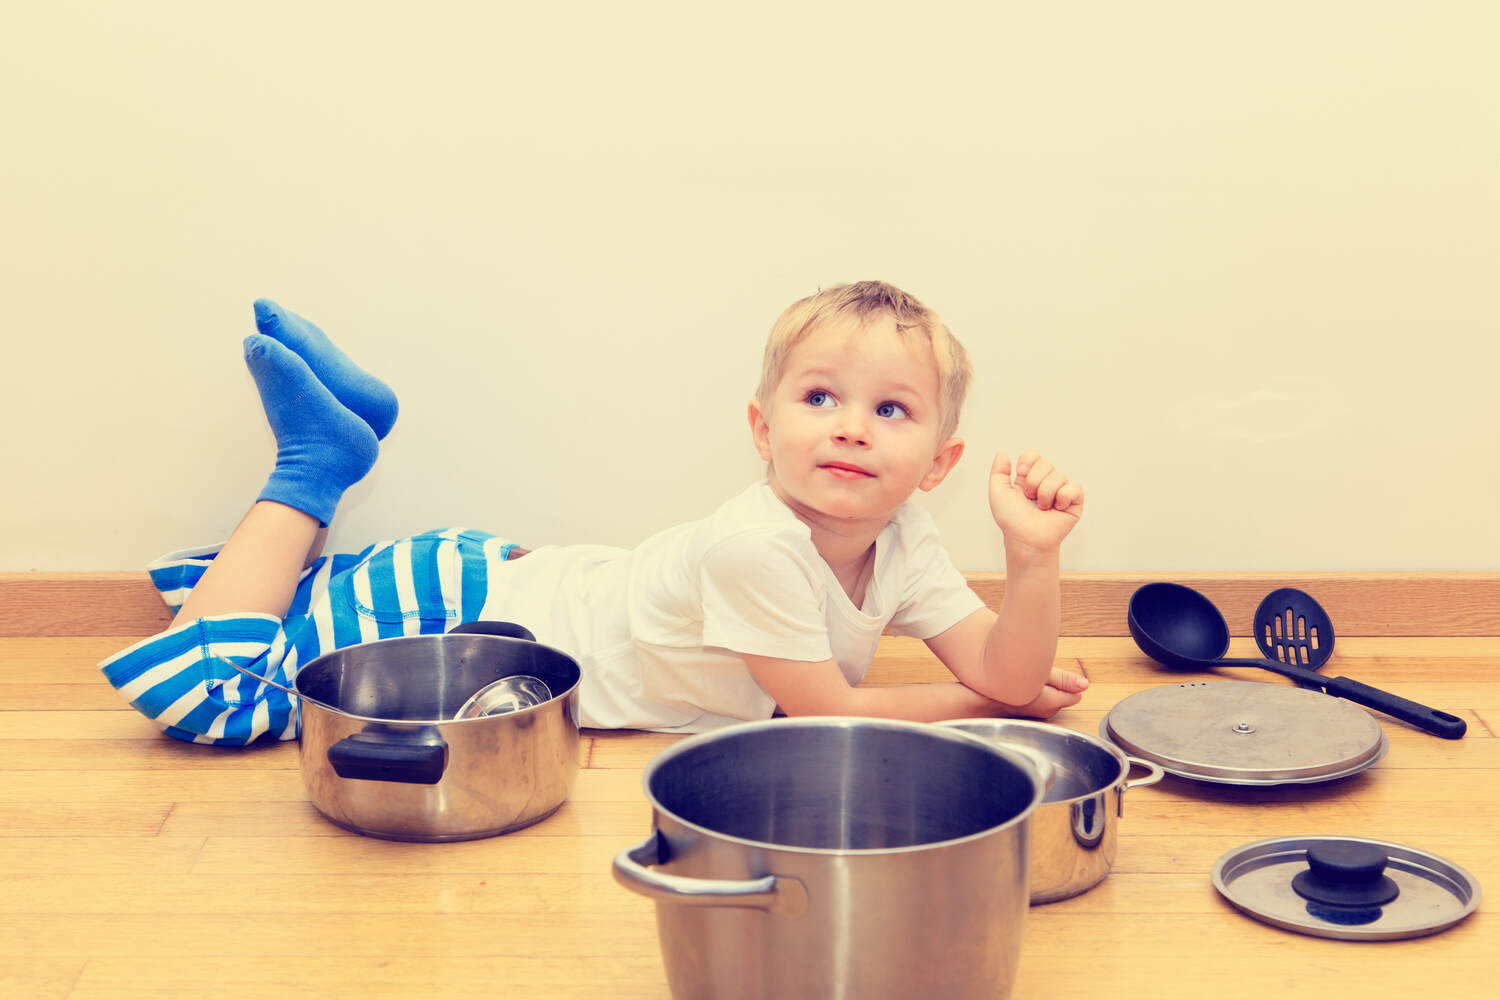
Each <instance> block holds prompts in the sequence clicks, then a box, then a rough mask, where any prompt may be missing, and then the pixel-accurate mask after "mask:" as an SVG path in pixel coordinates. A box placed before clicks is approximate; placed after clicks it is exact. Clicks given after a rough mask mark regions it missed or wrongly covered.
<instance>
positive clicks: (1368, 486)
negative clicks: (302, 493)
mask: <svg viewBox="0 0 1500 1000" xmlns="http://www.w3.org/2000/svg"><path fill="white" fill-rule="evenodd" d="M1497 11H1500V8H1497V7H1496V6H1495V5H1493V4H1490V3H1485V2H1478V0H1475V2H1467V3H1466V2H1456V0H1439V2H1428V3H1418V2H1411V3H1396V2H1379V0H1342V2H1319V0H1299V2H1273V0H1257V2H1252V0H1246V2H1240V3H1230V2H1213V0H1198V2H1187V0H1184V2H1176V3H1173V2H1140V3H1104V2H1098V3H1080V2H1061V3H1057V2H1054V3H1014V2H1007V3H993V2H978V0H973V2H961V3H954V4H942V3H934V4H912V3H901V4H883V3H869V2H865V3H859V4H852V5H847V6H844V7H840V8H838V9H831V8H826V7H825V6H824V5H820V4H817V3H812V4H805V3H800V2H781V0H774V2H762V3H756V4H745V5H737V6H734V7H724V6H721V5H716V4H704V3H701V2H694V3H689V2H683V3H671V4H661V3H650V2H641V3H633V4H617V3H604V2H583V3H576V4H570V5H561V4H545V3H526V4H518V3H498V4H497V3H478V2H470V3H452V4H444V3H435V4H433V3H429V4H411V3H406V4H397V5H377V4H369V3H353V2H347V3H337V4H307V3H282V2H263V3H258V4H255V5H253V6H245V5H240V10H239V12H227V11H225V10H223V9H221V6H220V5H204V4H201V3H189V2H185V0H184V2H162V0H145V2H142V3H137V4H131V5H105V4H79V3H52V4H48V5H40V4H34V5H29V7H28V8H27V9H25V10H24V11H22V12H20V13H16V12H12V13H11V14H9V15H8V16H7V19H6V20H7V28H6V34H7V36H8V37H7V39H6V42H5V44H4V46H3V51H0V102H3V111H4V123H5V124H4V141H5V153H4V155H3V157H0V180H3V191H4V197H3V201H0V227H3V231H4V238H3V242H0V281H3V289H0V291H3V296H4V311H5V321H4V327H5V331H6V332H5V344H6V349H5V355H6V360H5V364H4V365H3V368H0V407H3V411H0V412H3V415H4V418H5V426H6V433H5V437H4V441H3V444H0V461H3V468H4V470H5V487H4V489H3V491H0V523H3V525H4V529H5V530H4V534H3V540H0V569H3V570H26V569H44V570H49V569H50V570H72V569H129V568H135V567H138V566H139V565H141V564H142V563H143V562H144V561H145V560H147V559H149V558H150V557H152V556H154V555H156V554H158V553H160V552H162V551H164V550H167V549H169V548H175V547H179V546H183V545H189V544H194V543H198V542H202V541H211V540H215V539H217V538H221V537H223V536H224V535H225V534H226V533H227V532H228V531H229V530H230V528H232V527H233V525H234V523H235V521H236V520H237V519H238V517H239V516H240V514H241V513H242V512H243V510H244V507H245V506H246V505H247V504H248V502H249V501H250V499H251V498H252V497H253V496H254V494H255V492H256V491H258V489H259V488H260V486H261V484H262V483H263V482H264V479H265V475H266V473H267V471H268V469H269V463H270V460H271V456H272V453H273V446H272V440H271V437H270V434H269V431H267V429H266V427H265V424H264V420H263V418H262V416H261V412H260V407H259V403H258V400H257V398H256V395H255V392H254V387H253V385H252V383H251V381H250V378H249V376H248V375H247V374H246V373H245V371H244V368H243V365H242V364H241V362H240V348H239V340H240V338H241V337H243V336H244V335H246V334H247V333H250V332H252V330H253V326H252V318H251V312H250V302H251V300H252V299H254V298H255V297H256V296H259V295H265V296H270V297H274V298H278V299H279V300H281V301H282V302H284V303H285V304H287V305H288V306H290V307H291V308H294V309H296V310H298V311H301V312H303V313H305V314H307V315H309V316H311V317H313V318H314V319H316V320H317V321H319V322H320V323H321V324H322V325H323V326H324V328H325V329H327V330H329V331H330V333H332V334H333V335H334V336H335V337H336V339H338V340H339V342H340V343H341V344H342V345H343V346H345V347H346V348H347V349H348V350H349V351H350V352H351V353H352V354H354V355H355V356H356V357H357V358H359V359H360V360H361V361H363V362H364V363H366V365H367V366H368V367H369V368H371V369H372V370H374V371H376V372H377V373H380V374H383V375H385V376H387V377H388V378H389V380H390V381H391V382H392V384H393V385H394V386H395V387H396V388H397V390H398V391H399V393H400V396H401V399H402V403H403V413H402V419H401V422H400V423H399V424H398V426H397V429H396V431H395V433H394V434H393V435H392V436H391V437H390V438H389V439H388V440H387V442H386V444H385V447H384V451H383V453H382V458H381V462H380V464H379V465H378V466H377V468H376V471H375V472H374V473H373V474H372V476H371V477H370V478H369V479H367V480H366V481H365V482H364V483H362V484H361V485H359V486H358V487H356V488H355V489H354V490H353V491H352V492H351V493H350V494H349V495H348V496H347V498H346V500H345V502H344V505H343V507H342V508H341V519H340V521H339V522H337V526H336V529H335V538H334V544H335V545H337V546H341V547H357V546H359V545H361V544H363V543H365V542H367V541H372V540H374V539H376V538H381V537H390V536H394V535H397V534H404V533H409V532H412V531H417V530H421V529H423V528H426V527H432V526H437V525H443V524H450V523H466V524H470V525H473V526H476V527H485V528H490V529H492V530H498V531H500V532H502V533H506V534H510V535H512V536H514V537H516V538H517V539H518V540H521V541H523V542H525V543H527V544H532V545H535V544H540V543H544V542H550V541H596V542H608V543H615V544H622V545H628V544H632V543H634V542H635V541H637V540H639V539H641V538H642V537H644V536H645V535H647V534H649V533H651V532H652V531H655V530H657V529H658V528H661V527H665V526H667V525H669V524H672V523H674V522H677V521H681V520H685V519H689V518H694V517H698V516H701V515H703V514H704V513H706V512H707V511H708V510H710V509H711V508H712V507H713V506H714V505H715V504H717V503H718V502H719V501H720V500H721V499H723V498H725V497H727V496H728V495H730V494H732V493H734V492H737V491H738V490H739V489H740V488H741V487H742V486H743V485H744V484H745V483H747V482H748V481H749V480H750V479H751V478H752V477H754V476H756V475H758V474H759V469H758V466H757V463H756V461H755V458H754V455H753V452H752V451H751V448H750V445H749V441H748V435H747V433H746V431H745V423H744V405H745V402H746V400H747V399H748V398H749V394H750V392H751V390H752V388H753V386H754V383H755V380H756V366H757V364H758V359H759V351H760V344H761V341H762V339H763V337H764V335H765V332H766V330H767V329H768V328H769V326H770V323H771V321H772V319H773V318H774V317H775V315H776V313H777V312H778V311H779V310H780V309H781V308H782V307H783V306H785V305H786V304H787V303H789V302H790V301H792V300H793V299H795V298H797V297H800V296H801V295H804V294H807V293H808V292H810V291H812V290H814V289H815V288H816V287H817V286H818V285H820V284H828V283H833V282H837V281H844V280H852V279H857V278H863V277H880V278H884V279H887V280H890V281H893V282H895V283H897V284H900V285H902V286H903V287H906V288H908V289H910V290H912V291H914V292H915V293H917V294H918V295H919V296H921V297H922V298H923V299H924V300H925V301H927V302H928V303H929V304H930V305H932V306H934V307H935V308H936V309H938V310H939V311H940V312H941V313H942V314H943V316H944V318H945V319H946V320H947V321H948V322H949V324H950V326H951V327H952V328H953V329H954V331H955V332H956V333H957V334H958V335H959V337H960V338H961V339H963V340H964V341H965V342H966V344H967V345H968V347H969V349H970V350H971V352H972V353H973V355H974V356H975V361H976V365H977V368H978V371H979V376H978V380H977V384H976V387H975V391H974V393H973V396H972V398H971V403H970V405H969V407H968V409H967V411H966V413H965V419H964V423H963V428H962V429H963V432H964V433H965V435H966V437H967V438H968V441H969V445H970V453H969V455H968V457H967V458H966V459H965V460H964V463H963V465H962V466H961V467H960V469H959V471H958V472H957V473H955V475H954V476H953V477H952V478H951V479H950V480H949V482H948V483H947V484H945V485H944V486H943V487H942V488H940V490H939V491H938V492H937V493H936V494H933V495H932V497H930V498H929V499H928V501H927V502H928V503H929V504H930V506H931V508H932V509H933V510H934V512H935V513H936V514H937V516H938V518H939V521H940V523H941V524H942V526H943V529H944V533H945V537H946V538H947V540H948V541H949V543H950V546H951V548H952V549H953V551H954V553H955V557H956V560H957V562H958V563H959V565H960V566H962V567H964V568H966V569H983V568H993V567H999V566H1000V565H1002V562H1003V549H1002V546H1001V543H1000V539H999V537H998V535H999V533H998V531H996V530H995V528H994V526H993V523H992V522H990V521H989V519H988V511H987V507H986V504H985V499H984V491H985V486H984V478H985V472H986V470H987V465H988V458H989V455H990V454H991V453H993V451H994V450H995V449H996V448H1006V449H1011V450H1012V453H1014V452H1016V451H1019V450H1020V449H1022V448H1025V447H1028V446H1036V447H1040V448H1042V449H1043V450H1044V451H1045V452H1046V453H1047V454H1049V455H1051V456H1054V457H1055V458H1056V460H1057V461H1058V463H1059V464H1060V465H1062V466H1063V467H1064V468H1065V469H1067V470H1068V471H1069V472H1070V473H1071V474H1072V475H1073V477H1074V478H1077V479H1079V480H1081V481H1083V482H1084V483H1085V484H1086V486H1087V489H1088V494H1089V506H1088V511H1087V516H1086V518H1085V520H1084V523H1083V524H1082V525H1081V526H1080V528H1079V529H1078V530H1077V531H1076V532H1075V533H1074V536H1073V537H1072V538H1071V539H1070V540H1069V542H1068V543H1067V546H1066V548H1065V550H1064V565H1065V568H1068V569H1077V570H1115V569H1131V570H1163V571H1170V570H1174V569H1216V570H1233V569H1246V570H1272V571H1274V570H1296V569H1366V568H1371V569H1407V568H1410V569H1465V568H1477V569H1495V568H1497V567H1500V528H1497V514H1500V502H1497V497H1500V472H1497V463H1496V461H1495V458H1496V445H1495V438H1496V424H1497V421H1496V417H1495V414H1496V411H1497V406H1496V402H1495V395H1496V392H1495V384H1496V373H1497V370H1500V364H1497V362H1500V348H1497V346H1496V343H1497V341H1496V333H1497V325H1500V324H1497V312H1496V283H1497V270H1500V269H1497V265H1500V70H1497V69H1496V60H1495V58H1494V46H1495V40H1496V39H1497V38H1500V13H1497Z"/></svg>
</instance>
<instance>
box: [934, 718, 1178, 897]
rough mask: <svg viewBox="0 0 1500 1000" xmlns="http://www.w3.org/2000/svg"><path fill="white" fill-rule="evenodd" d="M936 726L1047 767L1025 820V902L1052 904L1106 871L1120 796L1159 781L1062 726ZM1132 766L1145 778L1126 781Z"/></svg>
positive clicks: (1156, 774)
mask: <svg viewBox="0 0 1500 1000" xmlns="http://www.w3.org/2000/svg"><path fill="white" fill-rule="evenodd" d="M941 725H944V726H949V727H952V728H954V729H960V730H962V731H964V732H966V733H969V734H971V735H973V736H978V737H980V738H981V739H985V740H988V741H989V742H991V743H994V744H996V745H998V746H1005V747H1011V748H1019V749H1025V750H1029V751H1031V752H1033V753H1035V754H1037V755H1039V756H1041V757H1044V758H1045V759H1046V760H1047V761H1048V762H1049V763H1050V764H1051V765H1052V769H1053V770H1052V777H1053V781H1052V784H1051V785H1050V787H1048V789H1047V791H1046V794H1045V795H1044V796H1043V798H1042V804H1041V805H1040V806H1038V807H1037V810H1036V812H1035V813H1033V814H1032V817H1031V902H1032V903H1054V902H1056V901H1058V900H1060V899H1067V898H1069V897H1070V896H1076V895H1078V894H1079V893H1081V892H1084V891H1086V890H1088V889H1092V888H1093V887H1094V886H1096V885H1098V884H1099V883H1100V882H1102V881H1103V880H1104V877H1105V876H1106V875H1108V874H1109V871H1110V868H1111V867H1113V866H1114V862H1115V839H1116V837H1117V835H1118V831H1117V830H1116V825H1117V824H1118V821H1119V819H1120V817H1121V816H1123V815H1124V809H1125V791H1126V789H1129V788H1136V787H1138V786H1141V785H1153V784H1155V783H1156V782H1158V781H1160V780H1161V779H1162V770H1161V768H1159V767H1157V766H1156V765H1155V764H1153V763H1151V762H1149V761H1144V760H1140V759H1139V758H1136V757H1127V756H1126V755H1125V754H1124V753H1123V752H1122V751H1121V750H1120V749H1119V748H1118V747H1116V746H1113V745H1112V744H1109V743H1106V742H1105V741H1104V740H1101V739H1099V738H1098V737H1095V736H1090V735H1088V734H1087V733H1080V732H1077V731H1076V730H1073V729H1068V728H1067V727H1065V726H1056V725H1052V724H1051V723H1046V722H1032V721H1027V720H1023V719H955V720H953V721H951V722H944V723H941ZM1132 767H1139V768H1143V769H1145V770H1146V771H1147V772H1148V773H1147V775H1146V776H1145V777H1143V778H1137V779H1136V780H1134V781H1131V780H1129V776H1130V771H1131V768H1132Z"/></svg>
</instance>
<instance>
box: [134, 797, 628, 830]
mask: <svg viewBox="0 0 1500 1000" xmlns="http://www.w3.org/2000/svg"><path fill="white" fill-rule="evenodd" d="M650 829H651V808H650V806H649V805H648V804H647V802H646V801H645V799H641V800H640V801H639V802H612V801H605V802H588V801H580V800H576V799H575V800H569V801H567V802H564V803H563V805H562V807H561V808H560V809H558V810H557V812H555V813H553V814H552V815H551V816H549V817H547V818H546V819H545V820H543V821H542V822H540V823H536V824H533V825H532V826H528V827H524V828H523V829H520V830H514V831H512V832H510V833H507V834H505V835H504V836H505V837H507V838H511V837H583V836H595V835H610V836H619V837H622V838H630V837H635V836H636V835H637V834H639V835H640V836H641V837H644V836H645V834H646V833H647V832H649V831H650ZM161 832H162V835H163V836H176V837H184V836H186V837H191V836H197V837H208V836H216V835H224V834H232V835H234V836H240V837H292V836H295V837H349V836H357V835H356V834H351V833H350V832H349V831H347V830H344V829H343V828H341V827H338V826H335V825H334V824H333V823H331V822H329V821H328V820H326V819H324V818H323V816H322V815H321V814H320V813H319V812H318V811H317V810H316V809H315V808H313V805H312V803H311V802H308V801H306V800H305V799H297V800H286V801H276V802H238V801H220V802H178V803H176V804H175V805H174V806H173V807H172V812H171V815H169V816H168V817H167V820H166V822H165V823H163V824H162V828H161ZM637 839H639V838H637Z"/></svg>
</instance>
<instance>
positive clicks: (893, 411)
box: [875, 403, 911, 420]
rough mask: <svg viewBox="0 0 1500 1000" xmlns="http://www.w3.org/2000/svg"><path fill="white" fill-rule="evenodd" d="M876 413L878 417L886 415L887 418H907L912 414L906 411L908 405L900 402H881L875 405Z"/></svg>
mask: <svg viewBox="0 0 1500 1000" xmlns="http://www.w3.org/2000/svg"><path fill="white" fill-rule="evenodd" d="M875 415H876V416H877V417H885V418H886V419H887V420H905V419H906V418H907V417H909V416H911V414H910V413H907V412H906V407H904V406H902V405H901V404H900V403H881V404H880V405H879V406H877V407H875Z"/></svg>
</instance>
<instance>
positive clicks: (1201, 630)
mask: <svg viewBox="0 0 1500 1000" xmlns="http://www.w3.org/2000/svg"><path fill="white" fill-rule="evenodd" d="M1303 596H1304V597H1305V596H1306V595H1303ZM1311 600H1312V599H1311V598H1308V601H1311ZM1318 610H1319V611H1320V612H1321V611H1322V609H1321V608H1319V609H1318ZM1325 617H1326V616H1325ZM1128 623H1129V626H1130V634H1131V636H1133V637H1134V638H1135V642H1136V645H1138V646H1140V647H1141V651H1142V652H1144V653H1145V654H1146V655H1147V656H1149V657H1151V658H1152V659H1153V660H1156V661H1157V662H1158V663H1162V664H1165V665H1166V666H1169V667H1175V668H1176V669H1178V670H1207V669H1210V668H1212V667H1258V668H1260V669H1261V670H1269V671H1271V672H1272V673H1276V674H1280V675H1281V676H1283V677H1290V678H1291V679H1292V680H1294V681H1297V682H1298V683H1299V684H1302V685H1303V686H1305V687H1312V688H1317V689H1319V690H1321V691H1322V692H1323V693H1325V694H1330V695H1333V696H1334V697H1336V698H1344V699H1346V700H1348V701H1352V702H1354V703H1355V704H1357V705H1364V706H1365V707H1367V708H1374V709H1378V710H1379V711H1381V712H1384V713H1385V714H1387V715H1389V716H1392V717H1393V718H1397V719H1400V720H1401V721H1402V722H1406V723H1409V724H1411V725H1413V726H1416V727H1417V728H1418V729H1422V730H1425V731H1426V732H1429V733H1432V734H1433V735H1435V736H1441V737H1443V738H1444V739H1449V740H1456V739H1459V738H1460V737H1462V736H1463V735H1464V733H1465V732H1466V731H1467V730H1468V723H1466V722H1465V721H1464V720H1463V719H1460V718H1459V717H1458V716H1456V715H1452V714H1450V713H1448V712H1441V711H1438V710H1437V709H1435V708H1429V707H1427V706H1426V705H1420V704H1418V703H1417V702H1414V701H1408V700H1407V699H1405V698H1401V697H1398V696H1396V695H1393V694H1391V693H1389V692H1387V691H1382V690H1380V689H1379V688H1374V687H1370V686H1369V685H1368V684H1361V683H1360V682H1359V681H1355V680H1350V679H1349V678H1348V677H1325V676H1323V675H1322V674H1320V673H1318V672H1317V668H1318V667H1321V666H1322V665H1323V664H1324V663H1325V662H1327V660H1328V657H1329V656H1331V655H1332V654H1333V644H1332V643H1331V642H1323V643H1319V644H1318V646H1317V647H1315V648H1311V649H1308V650H1307V651H1306V655H1307V657H1308V659H1307V662H1306V665H1305V666H1303V665H1299V664H1295V663H1281V662H1278V661H1276V660H1272V659H1236V658H1232V657H1226V656H1225V655H1224V654H1225V653H1226V652H1227V651H1228V650H1229V626H1228V625H1226V624H1225V622H1224V616H1223V615H1222V614H1220V613H1219V609H1218V608H1216V607H1214V604H1213V602H1212V601H1210V600H1209V599H1208V598H1207V597H1204V596H1203V595H1202V594H1200V593H1198V592H1197V591H1196V590H1194V589H1193V588H1191V587H1184V586H1182V585H1181V584H1176V583H1148V584H1146V585H1145V586H1144V587H1141V588H1140V589H1138V590H1137V591H1136V592H1135V593H1134V594H1132V595H1131V597H1130V609H1129V615H1128ZM1257 627H1259V626H1257Z"/></svg>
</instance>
